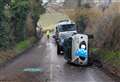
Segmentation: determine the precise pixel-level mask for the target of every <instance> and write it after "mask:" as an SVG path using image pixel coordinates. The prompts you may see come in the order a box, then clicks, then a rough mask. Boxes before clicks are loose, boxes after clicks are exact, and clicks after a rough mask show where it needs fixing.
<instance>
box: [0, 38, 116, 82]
mask: <svg viewBox="0 0 120 82" xmlns="http://www.w3.org/2000/svg"><path fill="white" fill-rule="evenodd" d="M0 82H115V81H114V80H113V78H112V77H110V76H108V75H107V74H106V73H104V72H103V71H102V70H100V69H99V68H97V67H95V66H88V67H81V66H75V65H70V64H67V63H66V61H65V60H64V56H63V55H57V53H56V45H55V41H54V39H53V38H51V39H50V40H49V41H48V40H47V39H46V37H43V38H42V39H41V41H40V42H39V43H38V44H37V45H36V46H34V47H33V48H32V49H30V50H28V51H27V52H25V53H24V54H23V55H22V56H21V57H19V58H18V59H16V60H15V61H13V62H12V63H10V64H8V65H7V66H6V67H5V68H2V69H1V70H0Z"/></svg>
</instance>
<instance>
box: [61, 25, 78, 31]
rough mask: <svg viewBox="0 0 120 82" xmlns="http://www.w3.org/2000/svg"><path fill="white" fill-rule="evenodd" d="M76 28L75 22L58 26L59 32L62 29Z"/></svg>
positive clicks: (73, 29) (71, 29)
mask: <svg viewBox="0 0 120 82" xmlns="http://www.w3.org/2000/svg"><path fill="white" fill-rule="evenodd" d="M75 30H76V25H75V24H66V25H61V26H60V27H59V31H60V32H64V31H75Z"/></svg>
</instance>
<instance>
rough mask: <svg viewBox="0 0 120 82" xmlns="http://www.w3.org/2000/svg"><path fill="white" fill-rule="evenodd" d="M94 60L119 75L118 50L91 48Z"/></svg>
mask: <svg viewBox="0 0 120 82" xmlns="http://www.w3.org/2000/svg"><path fill="white" fill-rule="evenodd" d="M91 51H92V52H93V53H94V54H93V55H94V56H93V57H94V60H98V61H100V62H101V63H102V65H103V68H104V69H106V70H107V71H109V72H110V73H112V74H115V75H117V76H119V77H120V51H110V50H99V49H96V48H93V49H91Z"/></svg>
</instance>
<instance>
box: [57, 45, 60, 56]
mask: <svg viewBox="0 0 120 82" xmlns="http://www.w3.org/2000/svg"><path fill="white" fill-rule="evenodd" d="M57 54H58V55H60V54H61V46H59V45H57Z"/></svg>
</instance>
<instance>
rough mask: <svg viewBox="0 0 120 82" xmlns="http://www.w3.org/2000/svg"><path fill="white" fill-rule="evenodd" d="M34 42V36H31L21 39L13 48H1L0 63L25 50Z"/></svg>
mask: <svg viewBox="0 0 120 82" xmlns="http://www.w3.org/2000/svg"><path fill="white" fill-rule="evenodd" d="M35 42H36V38H35V37H31V38H29V39H26V40H24V41H21V42H19V43H17V44H16V46H15V47H14V48H13V49H9V50H1V51H0V64H2V63H4V62H6V61H8V60H11V59H12V58H14V57H16V56H17V55H19V54H20V53H21V52H23V51H25V50H26V49H27V48H29V47H30V46H31V45H32V44H33V43H35Z"/></svg>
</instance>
